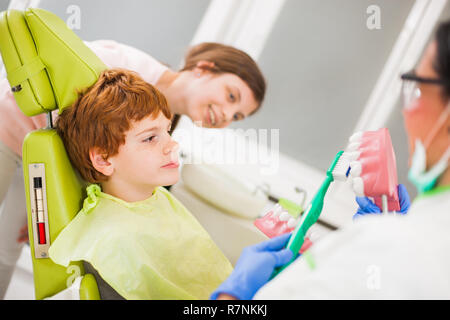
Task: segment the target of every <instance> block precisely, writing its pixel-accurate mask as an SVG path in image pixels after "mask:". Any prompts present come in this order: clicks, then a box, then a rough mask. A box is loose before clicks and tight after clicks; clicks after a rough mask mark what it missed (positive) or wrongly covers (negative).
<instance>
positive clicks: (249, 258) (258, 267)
mask: <svg viewBox="0 0 450 320" xmlns="http://www.w3.org/2000/svg"><path fill="white" fill-rule="evenodd" d="M290 236H291V233H286V234H283V235H281V236H278V237H275V238H272V239H270V240H267V241H264V242H261V243H258V244H255V245H253V246H249V247H246V248H245V249H244V250H243V251H242V254H241V256H240V257H239V260H238V261H237V263H236V267H235V268H234V270H233V272H232V273H231V275H230V276H229V277H228V279H227V280H225V281H224V282H223V283H222V284H221V285H220V286H219V287H218V288H217V290H216V291H214V292H213V294H212V295H211V299H213V300H215V299H217V297H218V296H219V295H220V294H227V295H231V296H233V297H235V298H237V299H241V300H250V299H252V298H253V296H254V295H255V293H256V292H257V291H258V290H259V289H260V288H261V287H262V286H263V285H264V284H265V283H266V282H267V281H269V279H270V276H271V275H272V272H273V271H274V270H275V268H278V267H280V266H282V265H284V264H286V263H288V262H289V261H290V260H291V259H292V251H291V250H289V249H284V246H285V245H286V244H287V242H288V240H289V237H290Z"/></svg>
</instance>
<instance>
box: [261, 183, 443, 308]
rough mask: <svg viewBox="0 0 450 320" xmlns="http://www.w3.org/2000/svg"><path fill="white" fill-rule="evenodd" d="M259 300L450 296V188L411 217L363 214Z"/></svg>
mask: <svg viewBox="0 0 450 320" xmlns="http://www.w3.org/2000/svg"><path fill="white" fill-rule="evenodd" d="M310 255H311V257H312V259H313V261H314V263H315V268H314V269H313V270H312V269H311V268H310V267H309V266H308V263H307V262H306V261H305V259H302V258H300V259H298V260H296V261H295V262H294V263H292V265H290V266H289V267H288V268H286V269H285V271H284V272H282V273H281V274H279V275H278V276H277V277H276V278H275V279H274V280H272V281H271V282H269V283H267V284H266V285H265V286H264V287H262V288H261V289H260V290H259V291H258V293H257V294H256V295H255V299H450V187H444V188H439V189H436V190H433V191H431V192H430V193H428V194H426V195H423V196H421V197H419V198H417V199H416V200H415V201H414V202H413V204H412V205H411V208H410V211H409V213H408V214H407V215H406V216H392V215H389V216H379V215H376V216H364V217H362V218H361V219H360V220H357V221H355V223H354V224H351V225H349V226H347V227H345V228H343V229H342V230H339V231H336V232H335V233H333V234H330V235H329V236H327V237H326V238H324V239H322V240H321V241H319V242H317V243H316V244H314V246H312V247H311V249H310Z"/></svg>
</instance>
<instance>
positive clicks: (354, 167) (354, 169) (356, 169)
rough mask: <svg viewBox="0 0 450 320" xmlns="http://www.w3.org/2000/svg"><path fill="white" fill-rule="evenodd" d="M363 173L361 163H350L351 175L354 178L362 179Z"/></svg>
mask: <svg viewBox="0 0 450 320" xmlns="http://www.w3.org/2000/svg"><path fill="white" fill-rule="evenodd" d="M361 172H362V165H361V162H359V161H352V162H351V163H350V175H351V176H352V177H360V176H361Z"/></svg>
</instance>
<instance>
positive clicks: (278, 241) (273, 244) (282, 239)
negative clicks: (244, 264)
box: [253, 233, 291, 251]
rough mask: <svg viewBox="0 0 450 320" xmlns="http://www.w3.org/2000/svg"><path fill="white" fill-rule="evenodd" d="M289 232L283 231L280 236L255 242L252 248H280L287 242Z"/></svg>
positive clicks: (262, 249) (263, 249)
mask: <svg viewBox="0 0 450 320" xmlns="http://www.w3.org/2000/svg"><path fill="white" fill-rule="evenodd" d="M290 236H291V233H284V234H282V235H281V236H277V237H274V238H272V239H270V240H266V241H263V242H261V243H258V244H255V245H254V246H253V249H255V250H257V251H265V250H270V251H273V250H280V249H282V248H284V246H285V245H286V244H287V243H288V241H289V238H290Z"/></svg>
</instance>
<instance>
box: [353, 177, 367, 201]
mask: <svg viewBox="0 0 450 320" xmlns="http://www.w3.org/2000/svg"><path fill="white" fill-rule="evenodd" d="M353 191H355V193H356V195H357V196H358V197H364V181H363V179H362V178H360V177H356V178H353Z"/></svg>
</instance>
